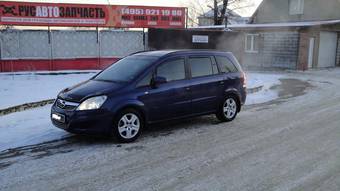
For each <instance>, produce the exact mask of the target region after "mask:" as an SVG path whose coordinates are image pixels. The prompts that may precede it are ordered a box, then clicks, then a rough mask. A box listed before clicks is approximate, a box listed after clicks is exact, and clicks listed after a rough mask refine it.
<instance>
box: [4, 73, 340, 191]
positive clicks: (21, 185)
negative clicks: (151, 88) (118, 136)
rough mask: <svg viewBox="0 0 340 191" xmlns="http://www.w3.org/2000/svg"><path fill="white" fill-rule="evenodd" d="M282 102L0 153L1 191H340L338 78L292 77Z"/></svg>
mask: <svg viewBox="0 0 340 191" xmlns="http://www.w3.org/2000/svg"><path fill="white" fill-rule="evenodd" d="M290 76H291V79H283V80H282V85H281V86H278V87H274V88H277V89H278V91H279V92H280V99H278V100H275V101H272V102H270V103H266V104H260V105H255V106H251V107H246V108H244V110H243V111H242V112H241V113H240V115H239V116H238V117H237V119H236V120H235V121H233V122H231V123H218V121H217V120H216V119H215V118H214V116H206V117H199V118H195V119H189V120H184V121H181V122H173V123H167V124H159V125H156V126H153V127H151V128H150V129H149V130H147V131H146V132H144V134H143V136H142V137H140V139H138V141H137V142H135V143H132V144H117V143H114V142H112V141H111V140H106V139H102V138H93V137H82V136H73V137H69V138H65V139H63V140H57V141H52V142H49V143H43V144H39V145H32V146H27V147H22V148H17V149H12V150H8V151H3V152H1V153H0V190H44V191H45V190H138V191H141V190H209V191H211V190H242V191H244V190H251V191H255V190H340V178H339V177H340V116H339V114H340V91H339V90H340V71H339V70H332V71H314V72H308V73H292V74H290Z"/></svg>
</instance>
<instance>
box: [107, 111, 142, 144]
mask: <svg viewBox="0 0 340 191" xmlns="http://www.w3.org/2000/svg"><path fill="white" fill-rule="evenodd" d="M142 129H143V118H142V117H141V114H140V113H139V112H138V111H136V110H134V109H126V110H124V111H122V112H121V113H120V114H118V116H117V117H116V120H115V122H114V129H113V134H114V137H115V138H117V140H118V141H119V142H123V143H128V142H133V141H135V140H136V139H137V138H138V136H139V135H140V133H141V131H142Z"/></svg>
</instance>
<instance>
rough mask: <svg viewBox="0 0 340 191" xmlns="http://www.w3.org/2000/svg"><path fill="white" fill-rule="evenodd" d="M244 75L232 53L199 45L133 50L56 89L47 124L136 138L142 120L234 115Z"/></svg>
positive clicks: (122, 139)
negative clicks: (88, 76) (86, 77)
mask: <svg viewBox="0 0 340 191" xmlns="http://www.w3.org/2000/svg"><path fill="white" fill-rule="evenodd" d="M245 100H246V79H245V74H244V72H243V71H242V69H241V67H240V65H239V63H238V61H237V60H236V58H235V57H234V56H233V54H232V53H228V52H217V51H203V50H166V51H148V52H139V53H135V54H132V55H130V56H127V57H125V58H123V59H121V60H119V61H118V62H116V63H115V64H113V65H111V66H110V67H108V68H107V69H105V70H103V71H101V72H100V73H98V74H97V75H95V76H94V77H92V78H91V79H89V80H87V81H85V82H82V83H80V84H78V85H75V86H73V87H70V88H66V89H64V90H63V91H61V92H60V93H59V95H58V97H57V99H56V101H55V103H54V104H53V106H52V109H51V120H52V123H53V124H54V125H55V126H57V127H59V128H62V129H64V130H66V131H68V132H71V133H76V134H81V133H86V134H105V135H112V136H113V137H115V138H116V139H117V140H118V141H120V142H132V141H134V140H136V139H137V137H138V136H139V135H140V133H141V131H142V130H143V128H145V127H146V126H147V125H148V124H152V123H157V122H162V121H166V120H175V119H182V118H187V117H194V116H200V115H208V114H216V116H217V118H218V119H219V120H221V121H223V122H228V121H232V120H234V119H235V117H236V115H237V114H238V112H240V110H241V106H242V105H243V104H244V103H245Z"/></svg>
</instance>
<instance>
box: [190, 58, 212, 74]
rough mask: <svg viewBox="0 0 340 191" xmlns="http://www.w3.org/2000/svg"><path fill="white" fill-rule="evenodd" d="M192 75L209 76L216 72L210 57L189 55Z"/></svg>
mask: <svg viewBox="0 0 340 191" xmlns="http://www.w3.org/2000/svg"><path fill="white" fill-rule="evenodd" d="M189 64H190V67H191V77H193V78H195V77H200V76H209V75H213V74H214V73H215V71H214V70H216V68H215V69H214V68H213V64H212V62H211V59H210V57H189Z"/></svg>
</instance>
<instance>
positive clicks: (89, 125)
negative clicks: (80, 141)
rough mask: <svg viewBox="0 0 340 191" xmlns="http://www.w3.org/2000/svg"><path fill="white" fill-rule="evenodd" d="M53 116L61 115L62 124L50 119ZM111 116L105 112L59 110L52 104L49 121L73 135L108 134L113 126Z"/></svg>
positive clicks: (100, 110)
mask: <svg viewBox="0 0 340 191" xmlns="http://www.w3.org/2000/svg"><path fill="white" fill-rule="evenodd" d="M53 114H59V115H60V114H61V115H62V116H64V117H65V119H64V122H60V121H58V120H56V119H53V118H52V115H53ZM113 116H114V115H113V114H112V113H111V112H109V111H107V110H103V109H98V110H89V111H76V110H65V109H61V108H59V107H57V106H56V104H53V106H52V108H51V115H50V117H51V121H52V123H53V125H54V126H56V127H58V128H60V129H63V130H65V131H68V132H70V133H75V134H95V135H103V134H109V133H110V132H111V129H112V126H113Z"/></svg>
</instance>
